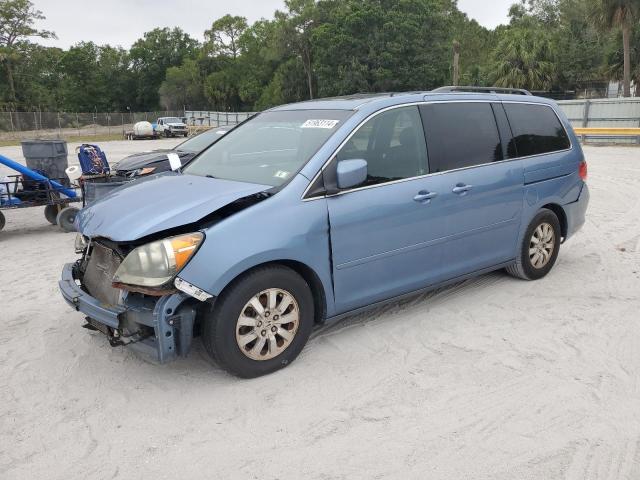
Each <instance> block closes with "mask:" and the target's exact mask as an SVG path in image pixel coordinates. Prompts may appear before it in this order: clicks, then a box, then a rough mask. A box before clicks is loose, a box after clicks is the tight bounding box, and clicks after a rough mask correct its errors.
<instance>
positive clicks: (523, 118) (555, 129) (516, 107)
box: [504, 103, 571, 157]
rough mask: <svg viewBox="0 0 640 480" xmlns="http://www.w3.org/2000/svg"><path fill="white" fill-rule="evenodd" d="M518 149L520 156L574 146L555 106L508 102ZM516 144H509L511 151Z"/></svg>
mask: <svg viewBox="0 0 640 480" xmlns="http://www.w3.org/2000/svg"><path fill="white" fill-rule="evenodd" d="M504 109H505V111H506V112H507V117H508V118H509V123H510V124H511V130H512V131H513V137H514V140H513V141H514V142H515V149H516V151H517V152H518V156H519V157H528V156H530V155H540V154H542V153H550V152H556V151H558V150H566V149H568V148H570V147H571V142H569V138H568V137H567V132H566V131H565V129H564V127H563V126H562V124H561V123H560V120H559V119H558V116H557V115H556V113H555V112H554V111H553V109H552V108H551V107H547V106H545V105H531V104H526V103H505V104H504ZM512 150H513V146H512V145H510V146H509V151H512Z"/></svg>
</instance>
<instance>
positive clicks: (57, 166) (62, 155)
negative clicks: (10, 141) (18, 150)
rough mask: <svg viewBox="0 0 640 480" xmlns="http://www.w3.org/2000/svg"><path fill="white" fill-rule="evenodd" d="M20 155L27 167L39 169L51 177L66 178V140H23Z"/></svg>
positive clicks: (67, 164) (67, 163)
mask: <svg viewBox="0 0 640 480" xmlns="http://www.w3.org/2000/svg"><path fill="white" fill-rule="evenodd" d="M22 155H24V158H25V160H26V161H27V168H30V169H32V170H39V171H41V172H44V174H45V175H46V176H47V177H49V178H53V179H66V174H65V170H66V169H67V167H68V166H69V162H68V160H67V142H65V141H64V140H23V141H22Z"/></svg>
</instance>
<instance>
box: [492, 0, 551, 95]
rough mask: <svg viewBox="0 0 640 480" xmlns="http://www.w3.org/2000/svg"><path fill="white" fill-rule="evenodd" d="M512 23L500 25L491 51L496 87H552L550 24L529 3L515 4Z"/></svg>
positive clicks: (538, 88) (537, 88)
mask: <svg viewBox="0 0 640 480" xmlns="http://www.w3.org/2000/svg"><path fill="white" fill-rule="evenodd" d="M509 16H510V23H509V25H508V26H506V27H498V29H497V31H496V33H497V35H498V38H499V40H498V42H497V44H496V47H495V49H494V50H493V52H492V57H493V58H492V60H493V62H492V72H491V78H492V80H493V81H492V83H493V84H494V85H495V86H497V87H509V88H526V89H529V90H547V89H550V88H551V86H552V85H553V82H554V80H555V63H554V60H555V59H554V48H553V42H552V38H551V35H550V33H549V28H548V27H549V26H548V25H547V26H545V22H544V21H543V20H541V19H540V18H539V17H537V16H535V15H532V14H531V13H530V11H529V9H528V6H527V3H526V2H524V1H522V2H521V3H519V4H514V5H512V6H511V9H510V10H509Z"/></svg>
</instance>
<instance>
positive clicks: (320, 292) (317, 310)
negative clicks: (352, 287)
mask: <svg viewBox="0 0 640 480" xmlns="http://www.w3.org/2000/svg"><path fill="white" fill-rule="evenodd" d="M267 265H283V266H285V267H289V268H290V269H291V270H293V271H295V272H296V273H297V274H298V275H300V276H301V277H302V278H304V280H305V282H307V284H308V285H309V287H310V288H311V294H312V295H313V309H314V314H315V323H322V322H324V320H325V318H326V315H327V297H326V294H325V291H324V286H323V285H322V282H321V281H320V278H319V277H318V275H317V274H316V272H314V271H313V269H311V268H310V267H308V266H307V265H305V264H304V263H302V262H297V261H295V260H275V261H272V262H265V263H261V264H259V265H255V266H253V267H251V268H250V269H249V270H245V271H244V272H242V273H240V274H239V275H238V276H236V277H235V278H234V279H233V280H232V281H231V282H229V284H227V286H226V287H225V289H226V288H227V287H228V286H229V285H230V284H231V283H233V282H234V281H235V280H236V279H237V278H239V277H240V276H242V275H245V274H246V273H247V272H250V271H252V270H254V269H256V268H260V267H264V266H267Z"/></svg>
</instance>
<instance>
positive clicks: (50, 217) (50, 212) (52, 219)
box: [44, 205, 58, 225]
mask: <svg viewBox="0 0 640 480" xmlns="http://www.w3.org/2000/svg"><path fill="white" fill-rule="evenodd" d="M44 218H46V219H47V221H48V222H49V223H50V224H51V225H57V224H58V206H57V205H47V206H46V207H44Z"/></svg>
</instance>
